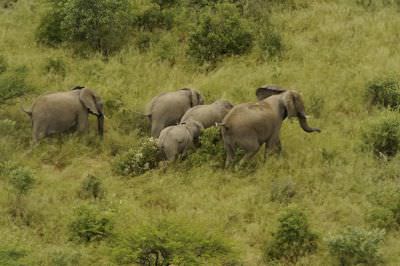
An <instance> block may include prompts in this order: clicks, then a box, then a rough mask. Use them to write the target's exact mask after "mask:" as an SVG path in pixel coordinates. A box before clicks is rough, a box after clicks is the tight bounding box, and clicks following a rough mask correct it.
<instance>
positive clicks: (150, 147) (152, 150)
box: [113, 138, 161, 176]
mask: <svg viewBox="0 0 400 266" xmlns="http://www.w3.org/2000/svg"><path fill="white" fill-rule="evenodd" d="M160 158H161V154H160V151H159V149H158V147H157V143H156V140H155V139H153V138H147V139H143V141H142V142H141V143H140V144H139V145H138V146H136V147H133V148H131V149H129V151H127V152H126V153H125V154H122V155H121V156H119V157H117V158H116V159H115V161H114V165H113V169H114V171H115V172H116V173H117V174H119V175H124V176H137V175H141V174H143V173H145V172H146V171H148V170H150V169H154V168H156V167H157V165H158V162H159V161H160Z"/></svg>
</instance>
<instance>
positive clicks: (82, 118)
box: [78, 113, 89, 133]
mask: <svg viewBox="0 0 400 266" xmlns="http://www.w3.org/2000/svg"><path fill="white" fill-rule="evenodd" d="M88 127H89V121H88V114H87V113H81V114H79V115H78V132H79V133H84V132H86V131H87V130H88Z"/></svg>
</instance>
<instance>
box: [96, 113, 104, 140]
mask: <svg viewBox="0 0 400 266" xmlns="http://www.w3.org/2000/svg"><path fill="white" fill-rule="evenodd" d="M97 128H98V132H99V136H100V137H103V133H104V114H102V113H101V114H100V115H99V116H98V117H97Z"/></svg>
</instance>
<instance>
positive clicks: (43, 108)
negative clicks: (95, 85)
mask: <svg viewBox="0 0 400 266" xmlns="http://www.w3.org/2000/svg"><path fill="white" fill-rule="evenodd" d="M24 111H25V112H26V113H27V114H28V115H29V116H30V117H31V120H32V139H33V142H34V143H37V142H38V141H39V140H40V139H42V138H44V137H46V136H49V135H51V134H54V133H61V132H65V131H68V130H70V129H75V128H76V129H77V130H78V132H85V131H86V130H87V129H88V116H89V113H90V114H93V115H95V116H97V124H98V133H99V135H100V136H103V129H104V111H103V102H102V99H101V98H100V97H99V96H98V95H97V94H96V93H95V92H94V91H93V90H92V89H88V88H85V87H81V86H77V87H75V88H73V89H72V90H71V91H66V92H56V93H50V94H45V95H42V96H39V98H37V99H36V101H35V102H34V103H33V105H32V108H31V110H29V111H27V110H24Z"/></svg>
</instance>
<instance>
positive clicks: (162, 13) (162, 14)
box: [134, 6, 174, 31]
mask: <svg viewBox="0 0 400 266" xmlns="http://www.w3.org/2000/svg"><path fill="white" fill-rule="evenodd" d="M173 24H174V16H173V13H172V12H171V11H169V10H160V9H159V8H157V7H155V6H153V7H151V8H149V9H147V10H145V11H144V12H143V13H142V14H139V15H137V16H136V17H135V19H134V25H135V26H136V27H137V28H139V29H140V30H142V31H154V30H155V29H166V30H170V29H171V28H172V26H173Z"/></svg>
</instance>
